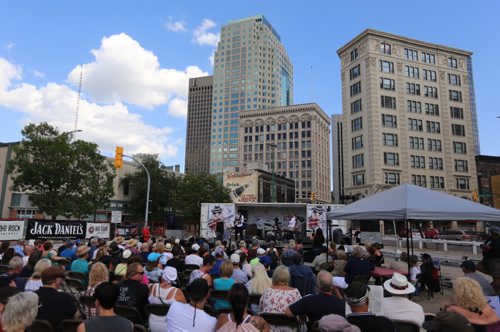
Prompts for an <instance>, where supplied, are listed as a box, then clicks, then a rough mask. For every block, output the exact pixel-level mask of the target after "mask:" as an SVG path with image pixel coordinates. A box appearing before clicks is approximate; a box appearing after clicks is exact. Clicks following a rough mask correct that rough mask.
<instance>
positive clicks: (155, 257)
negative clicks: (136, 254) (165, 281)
mask: <svg viewBox="0 0 500 332" xmlns="http://www.w3.org/2000/svg"><path fill="white" fill-rule="evenodd" d="M160 257H161V255H160V254H158V253H156V252H152V253H150V254H149V255H148V262H147V264H146V266H145V267H144V274H145V275H146V276H147V277H148V279H149V280H150V281H152V282H158V281H159V280H160V277H161V274H162V271H163V270H162V269H160V267H159V266H160V265H159V261H160ZM141 259H142V258H141Z"/></svg>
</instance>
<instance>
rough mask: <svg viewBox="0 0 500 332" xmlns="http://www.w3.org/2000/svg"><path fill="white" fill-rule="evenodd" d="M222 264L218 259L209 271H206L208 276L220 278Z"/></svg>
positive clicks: (222, 261) (221, 260)
mask: <svg viewBox="0 0 500 332" xmlns="http://www.w3.org/2000/svg"><path fill="white" fill-rule="evenodd" d="M222 263H224V260H223V259H218V260H216V261H215V264H214V266H213V267H212V269H211V270H210V271H208V274H210V275H211V276H212V277H214V278H218V277H219V276H220V266H221V265H222Z"/></svg>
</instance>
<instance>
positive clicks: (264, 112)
mask: <svg viewBox="0 0 500 332" xmlns="http://www.w3.org/2000/svg"><path fill="white" fill-rule="evenodd" d="M312 110H313V111H316V113H317V114H318V115H319V116H320V117H321V119H322V120H323V121H325V122H326V123H328V124H330V118H329V117H328V115H326V113H325V112H324V111H323V110H322V109H321V107H319V105H318V104H316V103H307V104H297V105H289V106H281V107H274V108H266V109H259V110H251V111H244V112H241V113H240V120H241V119H245V118H251V117H255V116H261V117H263V116H274V115H283V114H287V113H297V112H301V111H308V112H309V111H312Z"/></svg>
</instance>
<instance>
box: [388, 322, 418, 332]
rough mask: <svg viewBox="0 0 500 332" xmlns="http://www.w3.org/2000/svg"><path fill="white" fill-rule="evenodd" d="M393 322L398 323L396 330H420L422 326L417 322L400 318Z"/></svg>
mask: <svg viewBox="0 0 500 332" xmlns="http://www.w3.org/2000/svg"><path fill="white" fill-rule="evenodd" d="M392 322H393V323H394V325H396V330H397V331H399V332H420V327H419V326H418V325H417V324H413V323H410V322H403V321H399V320H393V321H392Z"/></svg>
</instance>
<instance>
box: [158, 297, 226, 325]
mask: <svg viewBox="0 0 500 332" xmlns="http://www.w3.org/2000/svg"><path fill="white" fill-rule="evenodd" d="M194 314H195V308H194V307H193V306H192V305H190V304H187V303H181V302H174V303H172V305H171V306H170V309H169V310H168V314H167V318H166V321H167V331H169V332H185V331H197V332H201V331H202V332H211V331H215V326H216V325H217V319H215V318H214V317H212V316H210V315H207V314H206V313H205V312H204V311H203V309H196V318H195V316H194ZM193 319H195V321H194V326H193Z"/></svg>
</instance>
